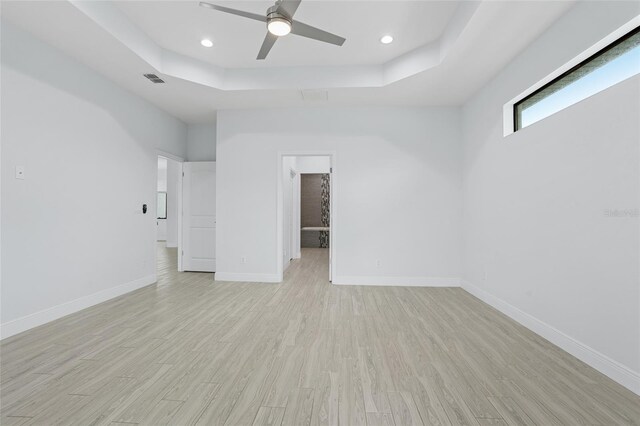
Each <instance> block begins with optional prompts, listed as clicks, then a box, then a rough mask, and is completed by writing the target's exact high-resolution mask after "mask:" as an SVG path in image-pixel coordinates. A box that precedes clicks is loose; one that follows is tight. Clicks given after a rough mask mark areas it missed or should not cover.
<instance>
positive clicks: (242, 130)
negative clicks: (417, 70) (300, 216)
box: [216, 108, 461, 285]
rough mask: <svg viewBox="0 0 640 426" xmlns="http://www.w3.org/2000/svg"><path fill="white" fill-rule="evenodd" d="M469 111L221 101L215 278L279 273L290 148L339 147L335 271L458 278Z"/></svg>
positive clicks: (360, 276)
mask: <svg viewBox="0 0 640 426" xmlns="http://www.w3.org/2000/svg"><path fill="white" fill-rule="evenodd" d="M283 116H284V117H287V120H286V123H287V124H286V126H283V125H282V117H283ZM459 119H460V114H459V110H458V109H456V108H354V109H351V108H337V109H299V110H296V109H277V110H233V111H232V110H228V111H220V112H219V113H218V122H217V126H218V137H217V161H218V186H217V197H218V198H217V206H218V213H217V219H218V235H217V248H216V252H217V253H218V270H217V273H216V279H254V280H257V281H263V280H277V279H278V273H277V272H278V260H277V248H276V247H277V238H278V233H277V221H276V214H277V213H276V207H277V198H276V194H277V182H278V179H279V178H280V173H281V170H278V156H279V153H281V152H287V151H289V152H292V151H300V150H303V151H318V150H325V151H326V150H330V151H335V153H336V163H335V164H334V167H335V168H334V183H335V186H336V194H337V195H336V196H335V198H336V199H337V200H336V199H334V203H335V202H336V201H337V203H338V204H337V208H338V212H337V217H334V218H333V219H334V222H333V223H332V226H333V227H335V232H336V240H335V249H336V253H337V254H336V258H337V264H336V270H335V271H334V282H337V283H350V282H356V281H357V282H366V283H370V284H376V283H378V284H379V283H381V282H388V283H390V284H403V283H410V284H414V285H415V284H426V283H431V284H443V283H446V284H449V285H452V284H453V285H455V284H457V283H458V280H457V278H458V277H459V273H460V257H459V254H460V238H461V236H460V225H461V217H460V216H461V192H460V190H461V170H460V166H461V164H460V159H461V148H460V143H459V142H460V137H461V135H460V131H459ZM242 257H245V258H246V259H247V262H246V264H242V263H241V258H242ZM378 261H380V263H379V266H378V264H377V262H378Z"/></svg>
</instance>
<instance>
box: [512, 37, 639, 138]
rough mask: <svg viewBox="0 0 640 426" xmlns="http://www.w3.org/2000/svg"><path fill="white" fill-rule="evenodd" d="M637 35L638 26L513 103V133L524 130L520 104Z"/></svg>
mask: <svg viewBox="0 0 640 426" xmlns="http://www.w3.org/2000/svg"><path fill="white" fill-rule="evenodd" d="M638 33H640V26H637V27H635V28H633V29H632V30H630V31H628V32H627V33H625V34H624V35H622V36H620V37H619V38H617V39H616V40H614V41H612V42H611V43H609V44H607V45H606V46H605V47H603V48H602V49H600V50H598V51H597V52H595V53H594V54H592V55H590V56H588V57H587V58H586V59H584V60H582V61H580V62H579V63H577V64H576V65H574V66H572V67H571V68H569V69H568V70H567V71H565V72H563V73H562V74H560V75H559V76H557V77H555V78H553V79H552V80H551V81H549V82H547V83H545V84H543V85H542V86H541V87H539V88H538V89H536V90H534V91H533V92H531V93H529V94H528V95H526V96H525V97H523V98H522V99H520V100H519V101H517V102H514V103H513V106H512V113H513V133H515V132H518V131H520V130H522V129H523V128H524V127H521V126H520V116H519V114H518V106H519V105H520V104H522V103H523V102H526V101H527V100H529V99H530V98H532V97H533V96H535V95H537V94H538V93H540V92H542V91H543V90H545V89H546V88H548V87H549V86H552V85H554V84H555V83H557V82H558V81H560V80H562V79H563V78H565V77H567V76H568V75H569V74H572V73H573V72H575V71H577V70H578V69H580V68H582V67H583V66H585V65H587V64H588V63H589V62H591V61H593V60H594V59H597V58H599V57H600V56H602V55H604V54H605V53H607V52H608V51H609V50H611V49H613V48H614V47H616V46H618V45H619V44H620V43H622V42H624V41H625V40H627V39H629V38H631V37H633V36H634V35H636V34H638ZM576 81H578V80H576ZM543 99H546V98H543ZM534 105H535V104H534ZM554 114H555V113H554ZM551 115H553V114H551ZM545 118H547V117H545ZM543 120H544V118H543ZM532 124H533V123H532Z"/></svg>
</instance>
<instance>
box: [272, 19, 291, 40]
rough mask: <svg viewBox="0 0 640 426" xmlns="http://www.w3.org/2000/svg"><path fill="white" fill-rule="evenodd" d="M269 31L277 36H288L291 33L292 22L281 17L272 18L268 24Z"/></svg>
mask: <svg viewBox="0 0 640 426" xmlns="http://www.w3.org/2000/svg"><path fill="white" fill-rule="evenodd" d="M267 29H268V30H269V32H270V33H271V34H273V35H275V36H278V37H282V36H286V35H287V34H289V33H290V32H291V22H289V21H287V20H286V19H284V18H280V17H274V18H270V19H269V23H268V24H267Z"/></svg>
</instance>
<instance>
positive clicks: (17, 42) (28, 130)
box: [1, 21, 186, 337]
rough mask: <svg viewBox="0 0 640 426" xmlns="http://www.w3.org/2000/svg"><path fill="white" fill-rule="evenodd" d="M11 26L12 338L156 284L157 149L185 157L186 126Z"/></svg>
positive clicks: (5, 319) (8, 233)
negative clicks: (22, 173)
mask: <svg viewBox="0 0 640 426" xmlns="http://www.w3.org/2000/svg"><path fill="white" fill-rule="evenodd" d="M1 26H2V45H1V48H2V69H1V71H2V96H1V98H2V116H1V120H2V133H1V137H2V215H1V216H2V224H1V227H2V233H1V235H2V242H1V245H2V250H1V252H2V290H1V296H2V316H1V322H2V336H3V337H6V336H8V335H11V334H15V333H17V332H20V331H22V330H25V329H27V328H30V327H33V326H36V325H39V324H42V323H44V322H47V321H50V320H52V319H55V318H57V317H60V316H62V315H66V314H69V313H71V312H74V311H76V310H78V309H82V308H85V307H87V306H90V305H92V304H95V303H98V302H101V301H103V300H106V299H108V298H111V297H114V296H117V295H119V294H122V293H125V292H127V291H130V290H133V289H135V288H138V287H140V286H143V285H146V284H150V283H153V282H154V281H155V274H156V272H155V271H156V265H155V250H156V242H155V231H156V217H155V204H156V201H155V200H156V189H157V181H156V170H157V155H156V149H160V150H162V151H165V152H169V153H172V154H175V155H178V156H181V157H184V156H185V155H186V143H185V142H186V126H185V125H184V124H183V123H182V122H180V121H178V120H176V119H175V118H173V117H171V116H169V115H167V114H166V113H164V112H162V111H160V110H159V109H157V108H155V107H153V106H151V105H150V104H149V103H147V102H145V101H143V100H141V99H139V98H137V97H135V96H133V95H131V94H130V93H129V92H127V91H125V90H123V89H121V88H119V87H118V86H116V85H115V84H113V83H111V82H110V81H108V80H106V79H104V78H103V77H101V76H99V75H98V74H97V73H96V72H95V71H93V70H91V69H89V68H86V67H85V66H83V65H81V64H79V63H78V62H76V61H74V60H72V59H71V58H69V57H67V56H65V55H64V54H62V53H61V52H59V51H58V50H56V49H54V48H52V47H51V46H49V45H47V44H45V43H44V42H42V41H40V40H37V39H36V38H34V37H32V36H31V35H28V34H27V33H25V32H23V31H22V30H19V29H17V28H16V27H14V26H12V25H11V24H9V23H7V22H4V21H3V22H2V25H1ZM17 165H23V166H24V167H25V170H26V177H25V179H24V180H17V179H15V178H14V176H13V175H14V170H15V167H16V166H17ZM143 203H146V204H147V205H148V207H149V210H148V213H147V214H146V215H143V214H142V204H143Z"/></svg>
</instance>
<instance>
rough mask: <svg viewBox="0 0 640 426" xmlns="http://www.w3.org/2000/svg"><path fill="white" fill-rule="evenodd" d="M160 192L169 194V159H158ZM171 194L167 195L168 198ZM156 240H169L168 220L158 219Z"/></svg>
mask: <svg viewBox="0 0 640 426" xmlns="http://www.w3.org/2000/svg"><path fill="white" fill-rule="evenodd" d="M158 192H167V159H166V158H164V157H158ZM168 195H169V194H167V196H168ZM153 214H155V210H154V211H153ZM156 223H157V224H158V226H157V228H156V239H157V240H158V241H166V240H167V219H156Z"/></svg>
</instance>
